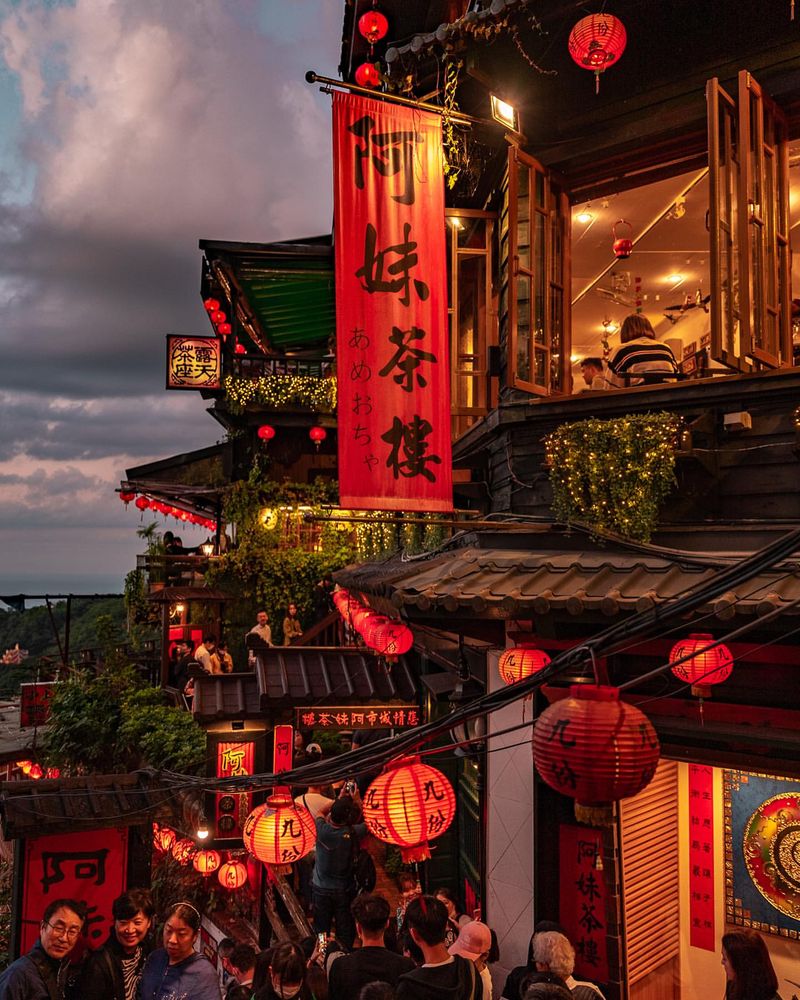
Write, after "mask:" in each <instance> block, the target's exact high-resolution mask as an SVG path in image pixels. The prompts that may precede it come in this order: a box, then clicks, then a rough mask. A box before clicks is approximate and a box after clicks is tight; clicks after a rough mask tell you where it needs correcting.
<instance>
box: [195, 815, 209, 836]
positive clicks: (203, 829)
mask: <svg viewBox="0 0 800 1000" xmlns="http://www.w3.org/2000/svg"><path fill="white" fill-rule="evenodd" d="M195 837H197V839H198V840H208V822H207V821H206V818H205V816H201V817H200V822H199V823H198V824H197V832H196V833H195Z"/></svg>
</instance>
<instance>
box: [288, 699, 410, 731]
mask: <svg viewBox="0 0 800 1000" xmlns="http://www.w3.org/2000/svg"><path fill="white" fill-rule="evenodd" d="M296 717H297V728H298V729H330V730H332V731H334V732H336V731H339V730H351V729H414V728H415V727H416V726H419V725H420V724H421V722H422V718H421V713H420V710H419V709H418V708H417V706H416V705H367V706H361V707H360V708H356V709H353V708H346V707H345V708H337V707H336V706H328V705H326V706H324V707H322V708H315V707H312V708H298V709H296Z"/></svg>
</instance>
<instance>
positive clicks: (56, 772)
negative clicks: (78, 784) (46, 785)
mask: <svg viewBox="0 0 800 1000" xmlns="http://www.w3.org/2000/svg"><path fill="white" fill-rule="evenodd" d="M60 777H61V768H59V767H48V769H47V772H46V774H45V778H60Z"/></svg>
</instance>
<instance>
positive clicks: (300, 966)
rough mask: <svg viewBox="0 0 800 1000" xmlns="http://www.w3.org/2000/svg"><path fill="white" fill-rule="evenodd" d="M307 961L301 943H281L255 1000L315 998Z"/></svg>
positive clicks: (311, 999)
mask: <svg viewBox="0 0 800 1000" xmlns="http://www.w3.org/2000/svg"><path fill="white" fill-rule="evenodd" d="M306 961H307V960H306V956H305V954H304V953H303V949H302V948H301V947H300V945H298V944H294V943H292V942H291V941H284V943H283V944H279V945H278V947H277V948H275V949H274V951H273V952H272V959H271V961H270V965H269V975H268V977H267V982H266V985H265V986H264V987H262V989H260V990H259V991H258V992H257V993H256V994H255V1000H313V998H312V994H311V990H310V989H309V988H308V985H307V984H306V971H307V964H306ZM144 1000H149V998H144Z"/></svg>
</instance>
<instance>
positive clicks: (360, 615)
mask: <svg viewBox="0 0 800 1000" xmlns="http://www.w3.org/2000/svg"><path fill="white" fill-rule="evenodd" d="M374 618H377V619H379V620H381V621H383V620H384V618H385V616H384V615H379V614H378V612H377V611H374V610H373V609H372V608H367V607H365V606H364V605H363V604H362V605H360V606H359V607H358V608H356V609H355V610H354V611H351V612H350V621H351V623H352V625H353V628H354V629H355V630H356V632H358V633H359V634H360V635H362V636H364V637H365V639H366V635H367V631H366V630H367V627H368V623H369V622H370V620H371V619H374Z"/></svg>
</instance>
